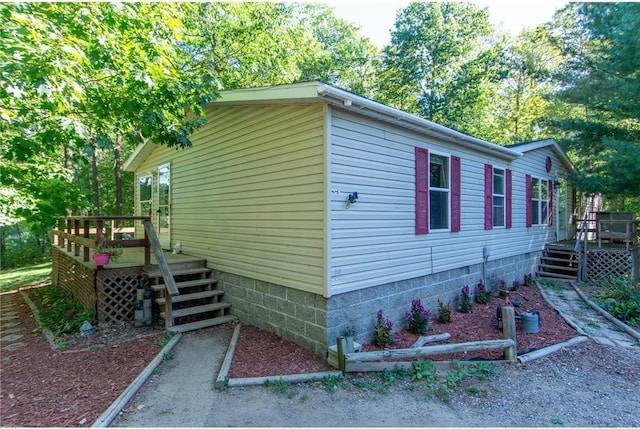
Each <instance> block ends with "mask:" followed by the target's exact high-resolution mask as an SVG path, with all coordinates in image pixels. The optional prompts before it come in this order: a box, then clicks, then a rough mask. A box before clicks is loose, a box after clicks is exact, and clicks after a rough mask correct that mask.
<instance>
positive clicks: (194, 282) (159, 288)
mask: <svg viewBox="0 0 640 429" xmlns="http://www.w3.org/2000/svg"><path fill="white" fill-rule="evenodd" d="M208 284H210V285H212V286H213V285H216V284H218V280H216V279H196V280H187V281H184V282H176V287H177V288H178V290H180V289H184V288H188V287H194V286H206V285H208ZM151 289H153V290H154V291H155V292H159V291H162V290H164V283H161V284H159V285H151Z"/></svg>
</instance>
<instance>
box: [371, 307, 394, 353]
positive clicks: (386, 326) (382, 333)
mask: <svg viewBox="0 0 640 429" xmlns="http://www.w3.org/2000/svg"><path fill="white" fill-rule="evenodd" d="M392 328H393V322H392V321H391V320H389V319H385V318H384V316H383V315H382V310H378V321H377V322H376V328H375V338H374V343H375V345H376V346H378V347H382V348H385V347H387V346H390V345H391V344H393V335H392V334H391V329H392Z"/></svg>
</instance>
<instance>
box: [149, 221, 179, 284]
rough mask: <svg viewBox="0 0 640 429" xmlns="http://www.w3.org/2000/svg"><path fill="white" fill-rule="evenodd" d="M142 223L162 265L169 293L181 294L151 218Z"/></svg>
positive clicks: (161, 268) (154, 252)
mask: <svg viewBox="0 0 640 429" xmlns="http://www.w3.org/2000/svg"><path fill="white" fill-rule="evenodd" d="M142 223H143V224H144V231H145V234H146V236H147V238H148V239H149V242H150V243H151V249H152V250H153V254H154V255H155V256H156V261H157V262H158V266H159V267H160V272H161V273H162V278H163V279H164V284H165V287H166V288H167V292H169V295H171V296H177V295H180V291H179V290H178V287H177V286H176V282H175V281H174V279H173V275H172V274H171V270H170V269H169V264H168V263H167V259H166V258H165V257H164V252H163V251H162V246H161V245H160V240H158V236H157V235H156V230H155V229H153V224H152V223H151V221H150V220H149V219H146V220H144V221H143V222H142Z"/></svg>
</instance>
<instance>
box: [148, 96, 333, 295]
mask: <svg viewBox="0 0 640 429" xmlns="http://www.w3.org/2000/svg"><path fill="white" fill-rule="evenodd" d="M323 109H324V107H323V105H321V104H309V105H300V104H298V105H289V106H278V105H270V106H258V105H252V106H223V105H214V106H213V107H211V108H209V109H208V111H207V119H208V123H207V124H206V125H205V126H204V127H202V128H201V129H199V130H197V131H196V132H195V133H194V135H193V136H192V141H193V146H192V147H191V148H188V149H182V150H178V151H176V150H175V149H168V148H164V147H158V148H156V150H154V152H153V153H152V154H151V156H149V157H148V158H147V159H146V161H145V162H144V163H143V164H142V165H141V166H140V168H138V172H139V173H140V174H143V173H144V172H145V171H146V170H148V169H153V168H155V167H156V166H157V165H159V164H162V163H163V162H166V161H168V160H170V161H171V186H172V187H171V210H172V216H171V218H172V222H171V236H172V243H175V242H177V241H180V242H182V249H183V252H185V253H187V254H190V255H196V256H202V257H204V258H206V259H207V261H208V265H209V266H210V267H213V268H215V269H217V270H221V271H225V272H229V273H233V274H238V275H241V276H244V277H249V278H255V279H258V280H263V281H266V282H271V283H276V284H279V285H283V286H289V287H292V288H296V289H301V290H305V291H309V292H314V293H318V294H324V293H325V292H326V291H325V287H324V285H325V280H324V274H325V271H324V266H325V265H324V262H323V252H324V232H325V229H324V228H325V217H324V206H325V203H324V187H325V181H324V146H325V144H324V142H325V140H326V138H325V131H324V118H325V116H324V113H323Z"/></svg>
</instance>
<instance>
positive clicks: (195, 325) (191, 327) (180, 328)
mask: <svg viewBox="0 0 640 429" xmlns="http://www.w3.org/2000/svg"><path fill="white" fill-rule="evenodd" d="M236 320H237V319H236V316H231V315H229V316H220V317H214V318H212V319H206V320H199V321H197V322H191V323H184V324H182V325H174V326H172V327H170V328H168V329H167V330H168V331H170V332H174V333H175V332H187V331H195V330H197V329H203V328H209V327H211V326H217V325H222V324H224V323H229V322H235V321H236Z"/></svg>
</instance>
